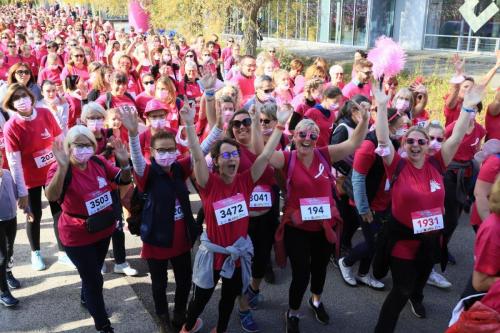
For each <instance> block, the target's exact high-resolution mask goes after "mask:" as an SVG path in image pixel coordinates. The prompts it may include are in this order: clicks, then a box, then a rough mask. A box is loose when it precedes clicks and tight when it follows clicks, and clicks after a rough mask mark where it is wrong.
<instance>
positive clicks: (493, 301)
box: [481, 281, 500, 313]
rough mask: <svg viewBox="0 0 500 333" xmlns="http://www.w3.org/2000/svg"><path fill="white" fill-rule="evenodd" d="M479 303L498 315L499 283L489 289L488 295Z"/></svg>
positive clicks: (499, 307)
mask: <svg viewBox="0 0 500 333" xmlns="http://www.w3.org/2000/svg"><path fill="white" fill-rule="evenodd" d="M481 303H483V304H484V305H487V306H489V307H490V308H492V309H494V310H495V311H496V312H498V313H500V281H497V282H495V283H494V284H493V285H492V286H491V287H490V290H488V293H487V294H486V295H484V297H483V298H482V299H481Z"/></svg>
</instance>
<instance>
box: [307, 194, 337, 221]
mask: <svg viewBox="0 0 500 333" xmlns="http://www.w3.org/2000/svg"><path fill="white" fill-rule="evenodd" d="M300 213H301V215H302V221H315V220H327V219H331V218H332V212H331V209H330V200H329V198H328V197H320V198H304V199H300Z"/></svg>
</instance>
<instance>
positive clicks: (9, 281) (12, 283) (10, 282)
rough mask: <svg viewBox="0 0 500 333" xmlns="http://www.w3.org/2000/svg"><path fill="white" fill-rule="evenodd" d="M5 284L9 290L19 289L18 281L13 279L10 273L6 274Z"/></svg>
mask: <svg viewBox="0 0 500 333" xmlns="http://www.w3.org/2000/svg"><path fill="white" fill-rule="evenodd" d="M6 275H7V284H8V285H9V288H10V289H19V288H21V283H20V282H19V280H18V279H16V278H15V277H14V274H12V271H8V272H7V274H6Z"/></svg>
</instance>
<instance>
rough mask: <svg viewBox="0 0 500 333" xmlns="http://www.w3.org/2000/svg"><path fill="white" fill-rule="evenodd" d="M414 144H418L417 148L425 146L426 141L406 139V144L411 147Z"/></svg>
mask: <svg viewBox="0 0 500 333" xmlns="http://www.w3.org/2000/svg"><path fill="white" fill-rule="evenodd" d="M415 142H417V143H418V145H419V146H425V145H426V144H427V139H418V140H417V139H414V138H407V139H406V143H407V144H409V145H411V146H413V145H414V144H415Z"/></svg>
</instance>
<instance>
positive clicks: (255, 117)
mask: <svg viewBox="0 0 500 333" xmlns="http://www.w3.org/2000/svg"><path fill="white" fill-rule="evenodd" d="M260 109H261V107H260V106H256V105H255V104H253V105H252V106H250V109H249V110H248V114H249V115H250V118H251V119H252V124H254V123H255V124H258V123H259V121H260Z"/></svg>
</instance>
